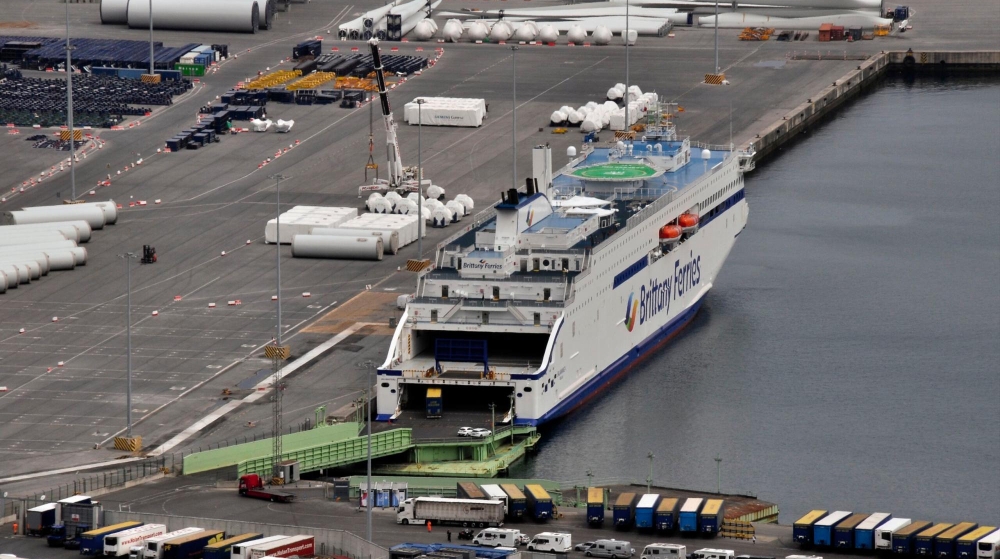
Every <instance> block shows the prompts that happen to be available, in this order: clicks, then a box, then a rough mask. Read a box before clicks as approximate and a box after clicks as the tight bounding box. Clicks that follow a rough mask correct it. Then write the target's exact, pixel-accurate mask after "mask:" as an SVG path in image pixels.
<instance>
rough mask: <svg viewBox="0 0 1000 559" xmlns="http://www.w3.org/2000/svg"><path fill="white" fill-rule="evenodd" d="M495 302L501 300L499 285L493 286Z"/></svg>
mask: <svg viewBox="0 0 1000 559" xmlns="http://www.w3.org/2000/svg"><path fill="white" fill-rule="evenodd" d="M493 300H494V301H499V300H500V286H498V285H494V286H493Z"/></svg>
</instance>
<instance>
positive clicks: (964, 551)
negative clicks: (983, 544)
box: [955, 526, 997, 559]
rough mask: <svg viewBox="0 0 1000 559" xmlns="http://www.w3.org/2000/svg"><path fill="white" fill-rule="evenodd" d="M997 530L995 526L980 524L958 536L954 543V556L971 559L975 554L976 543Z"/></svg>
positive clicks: (960, 558)
mask: <svg viewBox="0 0 1000 559" xmlns="http://www.w3.org/2000/svg"><path fill="white" fill-rule="evenodd" d="M996 531H997V527H996V526H980V527H979V528H976V529H975V530H973V531H971V532H969V533H968V534H966V535H964V536H962V537H961V538H958V542H957V543H956V544H955V557H957V558H958V559H971V558H973V557H975V556H976V544H977V543H979V541H980V540H984V539H986V536H989V535H990V534H992V533H993V532H996Z"/></svg>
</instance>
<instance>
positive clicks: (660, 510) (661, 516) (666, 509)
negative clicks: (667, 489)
mask: <svg viewBox="0 0 1000 559" xmlns="http://www.w3.org/2000/svg"><path fill="white" fill-rule="evenodd" d="M680 502H681V500H680V499H678V498H676V497H668V498H665V499H663V500H661V501H660V504H659V506H657V507H656V518H655V519H654V522H656V529H657V530H659V531H661V532H668V531H670V530H673V529H674V527H675V526H677V509H678V507H679V505H680Z"/></svg>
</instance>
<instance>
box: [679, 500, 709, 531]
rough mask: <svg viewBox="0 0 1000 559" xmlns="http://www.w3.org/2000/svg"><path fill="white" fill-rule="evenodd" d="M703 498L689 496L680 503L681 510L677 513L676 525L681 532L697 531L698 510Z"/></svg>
mask: <svg viewBox="0 0 1000 559" xmlns="http://www.w3.org/2000/svg"><path fill="white" fill-rule="evenodd" d="M704 502H705V499H702V498H699V497H691V498H689V499H687V500H685V501H684V504H683V505H681V512H680V514H678V515H677V527H678V528H679V529H680V531H681V532H687V533H694V532H697V531H698V512H700V511H701V505H702V503H704Z"/></svg>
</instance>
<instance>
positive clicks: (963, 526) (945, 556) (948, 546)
mask: <svg viewBox="0 0 1000 559" xmlns="http://www.w3.org/2000/svg"><path fill="white" fill-rule="evenodd" d="M976 528H979V524H977V523H975V522H960V523H958V524H956V525H954V526H952V527H951V529H949V530H946V531H945V532H942V533H941V535H940V536H938V537H937V538H935V539H934V556H935V557H937V558H938V559H953V558H954V557H957V555H956V553H957V550H956V546H957V544H958V538H961V537H962V536H964V535H965V534H968V533H969V532H971V531H973V530H975V529H976Z"/></svg>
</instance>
